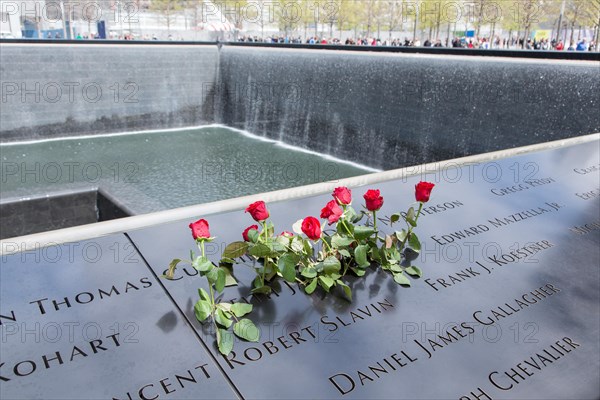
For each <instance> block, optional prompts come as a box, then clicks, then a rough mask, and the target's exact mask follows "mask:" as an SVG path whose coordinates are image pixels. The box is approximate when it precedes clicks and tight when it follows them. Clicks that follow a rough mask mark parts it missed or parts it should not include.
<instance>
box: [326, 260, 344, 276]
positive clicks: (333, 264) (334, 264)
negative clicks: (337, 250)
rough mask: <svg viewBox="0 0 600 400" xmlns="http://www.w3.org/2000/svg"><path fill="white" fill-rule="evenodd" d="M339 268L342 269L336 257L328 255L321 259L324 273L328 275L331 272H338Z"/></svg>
mask: <svg viewBox="0 0 600 400" xmlns="http://www.w3.org/2000/svg"><path fill="white" fill-rule="evenodd" d="M340 269H342V265H341V264H340V260H338V259H337V258H336V257H334V256H329V257H327V258H326V259H324V260H323V272H325V273H326V274H328V275H329V274H331V273H333V272H338V271H339V270H340Z"/></svg>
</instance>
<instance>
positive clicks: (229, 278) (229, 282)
mask: <svg viewBox="0 0 600 400" xmlns="http://www.w3.org/2000/svg"><path fill="white" fill-rule="evenodd" d="M221 269H222V270H223V271H225V287H229V286H236V285H237V280H236V279H235V277H234V276H233V271H232V270H233V268H232V267H231V266H223V265H221Z"/></svg>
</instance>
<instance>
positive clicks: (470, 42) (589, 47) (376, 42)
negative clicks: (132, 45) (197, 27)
mask: <svg viewBox="0 0 600 400" xmlns="http://www.w3.org/2000/svg"><path fill="white" fill-rule="evenodd" d="M238 40H239V41H240V42H258V43H283V44H301V43H304V44H331V45H353V46H393V47H400V46H403V47H453V48H468V49H526V50H558V51H561V50H567V51H596V50H597V44H596V43H595V42H594V41H591V42H588V41H587V40H586V39H585V38H583V39H580V40H578V41H577V42H570V43H569V45H568V46H566V45H565V43H564V42H563V40H562V39H558V40H557V39H552V40H548V39H540V40H537V39H535V38H534V39H527V40H525V39H524V38H516V37H513V38H500V37H499V36H496V37H494V38H493V40H491V39H489V38H467V37H454V38H453V39H452V40H448V39H447V40H445V41H442V40H441V39H435V40H431V39H427V40H425V41H423V42H421V41H420V40H419V39H417V40H414V41H413V40H409V39H408V38H404V40H402V39H400V38H394V39H384V40H381V39H378V38H362V37H357V38H347V39H346V40H345V41H341V40H340V39H338V38H325V37H323V38H320V37H318V36H310V37H308V38H306V39H304V40H303V39H302V38H301V37H299V36H270V37H266V38H261V37H259V36H242V37H240V38H239V39H238Z"/></svg>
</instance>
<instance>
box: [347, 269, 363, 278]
mask: <svg viewBox="0 0 600 400" xmlns="http://www.w3.org/2000/svg"><path fill="white" fill-rule="evenodd" d="M350 269H351V270H352V271H353V272H354V273H355V274H356V276H358V277H360V276H364V275H365V273H366V271H365V270H364V269H359V268H356V267H350Z"/></svg>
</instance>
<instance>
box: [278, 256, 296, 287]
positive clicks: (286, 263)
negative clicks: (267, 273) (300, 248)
mask: <svg viewBox="0 0 600 400" xmlns="http://www.w3.org/2000/svg"><path fill="white" fill-rule="evenodd" d="M298 259H299V257H298V256H297V255H295V254H294V253H286V254H284V255H282V256H281V257H279V260H277V267H278V268H279V272H281V275H282V276H283V279H285V280H286V281H288V282H290V283H294V282H295V281H296V264H297V263H298Z"/></svg>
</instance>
